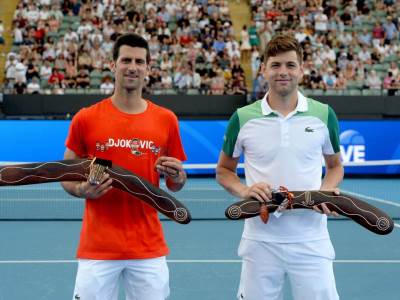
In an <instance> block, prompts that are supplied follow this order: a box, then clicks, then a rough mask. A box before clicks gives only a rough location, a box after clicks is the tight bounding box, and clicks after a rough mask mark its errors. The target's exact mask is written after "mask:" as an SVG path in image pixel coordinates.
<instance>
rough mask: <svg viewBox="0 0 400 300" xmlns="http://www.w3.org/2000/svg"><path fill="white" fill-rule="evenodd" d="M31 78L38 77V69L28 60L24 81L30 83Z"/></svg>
mask: <svg viewBox="0 0 400 300" xmlns="http://www.w3.org/2000/svg"><path fill="white" fill-rule="evenodd" d="M33 77H37V78H39V77H40V75H39V70H38V68H37V67H36V65H35V64H33V61H32V60H30V61H29V63H28V66H27V70H26V80H27V81H28V82H31V81H32V78H33Z"/></svg>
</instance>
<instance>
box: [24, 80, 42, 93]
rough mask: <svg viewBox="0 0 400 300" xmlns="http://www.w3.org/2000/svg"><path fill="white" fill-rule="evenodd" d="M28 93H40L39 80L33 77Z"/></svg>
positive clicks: (28, 86) (27, 88)
mask: <svg viewBox="0 0 400 300" xmlns="http://www.w3.org/2000/svg"><path fill="white" fill-rule="evenodd" d="M26 91H27V93H28V94H39V93H40V84H39V79H38V78H37V77H33V78H32V81H31V82H29V83H28V85H27V87H26Z"/></svg>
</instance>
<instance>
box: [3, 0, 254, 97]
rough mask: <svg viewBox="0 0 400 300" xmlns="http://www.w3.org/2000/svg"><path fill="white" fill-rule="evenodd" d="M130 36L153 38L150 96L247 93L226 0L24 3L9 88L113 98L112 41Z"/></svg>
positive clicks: (16, 31)
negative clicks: (135, 34) (137, 35)
mask: <svg viewBox="0 0 400 300" xmlns="http://www.w3.org/2000/svg"><path fill="white" fill-rule="evenodd" d="M126 32H134V33H137V34H140V35H141V36H144V37H145V38H146V39H147V40H148V41H149V48H150V56H151V61H150V67H149V76H148V78H147V81H148V82H147V89H148V92H152V93H176V92H182V93H193V94H195V93H202V94H211V95H220V94H246V93H247V87H246V81H245V76H244V71H243V69H242V67H241V66H240V54H241V53H240V50H239V43H238V42H237V41H235V39H234V37H233V27H232V21H231V19H230V14H229V8H228V2H227V1H226V0H208V1H207V0H200V1H199V0H183V1H178V0H163V1H144V0H129V1H128V0H125V1H124V0H121V1H118V0H113V1H112V0H92V1H90V0H86V1H85V0H81V1H78V0H64V1H61V0H39V1H33V0H20V3H19V4H18V7H17V9H16V11H15V14H14V21H13V34H14V46H13V50H12V52H10V53H9V54H8V57H7V62H6V71H5V73H6V74H5V78H6V83H5V87H6V89H7V88H8V89H9V90H13V89H14V88H15V89H14V91H15V92H17V93H25V92H28V93H36V92H44V93H56V94H62V93H64V92H73V91H74V89H76V88H79V89H84V90H85V91H93V90H94V91H95V92H97V91H101V92H102V93H106V94H109V93H111V92H112V90H113V80H112V77H113V74H112V72H111V63H112V53H111V52H112V47H113V43H114V41H115V40H116V38H117V37H118V36H119V35H121V34H122V33H126ZM38 85H39V89H38V88H37V86H38Z"/></svg>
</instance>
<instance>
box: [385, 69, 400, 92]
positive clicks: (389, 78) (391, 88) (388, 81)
mask: <svg viewBox="0 0 400 300" xmlns="http://www.w3.org/2000/svg"><path fill="white" fill-rule="evenodd" d="M383 88H384V89H387V90H388V96H394V95H395V93H396V91H397V89H396V85H395V77H394V76H393V73H392V72H388V73H387V75H386V77H385V79H383Z"/></svg>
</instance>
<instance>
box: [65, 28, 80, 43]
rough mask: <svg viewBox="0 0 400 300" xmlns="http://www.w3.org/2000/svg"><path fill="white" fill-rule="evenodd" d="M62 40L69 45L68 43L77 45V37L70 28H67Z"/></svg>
mask: <svg viewBox="0 0 400 300" xmlns="http://www.w3.org/2000/svg"><path fill="white" fill-rule="evenodd" d="M63 40H64V42H65V43H70V42H74V43H78V41H79V36H78V34H77V33H76V32H75V31H73V30H72V28H71V27H68V29H67V32H66V33H65V34H64V38H63Z"/></svg>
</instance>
